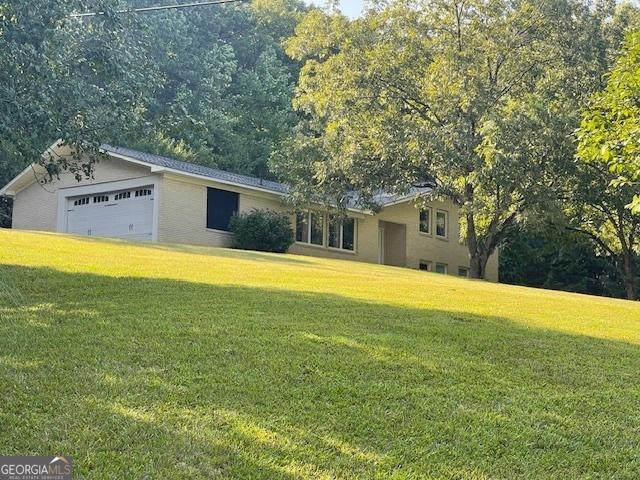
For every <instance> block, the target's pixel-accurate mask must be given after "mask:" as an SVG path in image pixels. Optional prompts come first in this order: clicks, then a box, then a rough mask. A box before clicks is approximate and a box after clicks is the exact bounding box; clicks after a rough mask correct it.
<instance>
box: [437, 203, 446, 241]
mask: <svg viewBox="0 0 640 480" xmlns="http://www.w3.org/2000/svg"><path fill="white" fill-rule="evenodd" d="M439 213H443V214H444V235H438V214H439ZM435 218H436V220H435V228H434V230H435V236H436V238H438V239H440V240H449V212H448V211H446V210H441V209H437V210H436V217H435Z"/></svg>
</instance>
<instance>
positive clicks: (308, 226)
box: [296, 211, 324, 246]
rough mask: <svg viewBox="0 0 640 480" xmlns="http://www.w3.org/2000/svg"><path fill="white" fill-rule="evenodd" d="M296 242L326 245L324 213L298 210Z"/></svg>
mask: <svg viewBox="0 0 640 480" xmlns="http://www.w3.org/2000/svg"><path fill="white" fill-rule="evenodd" d="M296 242H300V243H309V244H311V245H319V246H322V245H324V215H323V214H322V213H320V212H314V211H309V212H298V214H297V215H296Z"/></svg>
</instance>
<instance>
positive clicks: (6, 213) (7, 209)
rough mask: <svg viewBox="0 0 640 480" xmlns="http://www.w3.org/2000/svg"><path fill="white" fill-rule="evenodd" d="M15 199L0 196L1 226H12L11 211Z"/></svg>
mask: <svg viewBox="0 0 640 480" xmlns="http://www.w3.org/2000/svg"><path fill="white" fill-rule="evenodd" d="M12 208H13V201H12V200H11V199H9V198H7V197H0V228H10V227H11V212H12Z"/></svg>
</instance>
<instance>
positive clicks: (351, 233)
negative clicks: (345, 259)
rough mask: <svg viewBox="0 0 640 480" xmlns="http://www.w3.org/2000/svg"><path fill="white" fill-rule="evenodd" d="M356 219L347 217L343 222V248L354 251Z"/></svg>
mask: <svg viewBox="0 0 640 480" xmlns="http://www.w3.org/2000/svg"><path fill="white" fill-rule="evenodd" d="M355 233H356V221H355V220H354V219H353V218H345V219H344V221H343V222H342V248H343V249H345V250H351V251H353V250H354V248H355V243H356V242H355V240H356V236H355Z"/></svg>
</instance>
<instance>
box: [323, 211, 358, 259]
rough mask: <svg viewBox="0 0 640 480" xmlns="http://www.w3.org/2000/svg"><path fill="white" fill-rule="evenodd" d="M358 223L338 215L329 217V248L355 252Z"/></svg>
mask: <svg viewBox="0 0 640 480" xmlns="http://www.w3.org/2000/svg"><path fill="white" fill-rule="evenodd" d="M355 243H356V221H355V219H353V218H344V217H339V216H336V215H330V216H329V247H331V248H339V249H341V250H349V251H354V250H355Z"/></svg>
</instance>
